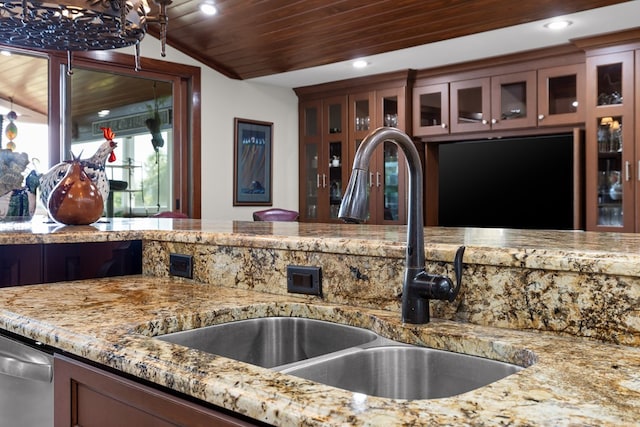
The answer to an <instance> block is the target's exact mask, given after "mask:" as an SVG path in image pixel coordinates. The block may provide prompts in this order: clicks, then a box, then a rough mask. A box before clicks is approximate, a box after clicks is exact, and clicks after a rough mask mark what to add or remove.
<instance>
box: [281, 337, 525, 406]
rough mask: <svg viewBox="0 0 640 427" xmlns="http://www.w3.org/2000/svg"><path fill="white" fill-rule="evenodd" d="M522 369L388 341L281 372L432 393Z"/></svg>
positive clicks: (364, 387) (395, 393)
mask: <svg viewBox="0 0 640 427" xmlns="http://www.w3.org/2000/svg"><path fill="white" fill-rule="evenodd" d="M521 369H523V368H522V367H520V366H516V365H511V364H509V363H503V362H498V361H495V360H490V359H484V358H481V357H475V356H469V355H465V354H459V353H453V352H449V351H443V350H434V349H430V348H424V347H413V346H403V345H390V346H384V347H372V348H365V349H361V350H360V351H357V352H354V353H350V354H344V355H340V356H337V357H331V358H326V360H320V361H317V362H313V363H308V364H303V365H300V366H297V367H293V368H290V369H286V370H283V371H282V372H285V373H288V374H291V375H295V376H298V377H302V378H306V379H309V380H312V381H316V382H319V383H323V384H327V385H331V386H334V387H338V388H342V389H346V390H350V391H354V392H359V393H363V394H367V395H371V396H380V397H387V398H394V399H435V398H441V397H449V396H455V395H457V394H461V393H465V392H467V391H470V390H474V389H476V388H479V387H482V386H485V385H487V384H490V383H492V382H494V381H497V380H499V379H501V378H504V377H506V376H508V375H510V374H513V373H515V372H518V371H520V370H521Z"/></svg>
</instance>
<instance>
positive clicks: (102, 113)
mask: <svg viewBox="0 0 640 427" xmlns="http://www.w3.org/2000/svg"><path fill="white" fill-rule="evenodd" d="M109 113H111V111H109V110H100V111H98V117H107V116H108V115H109Z"/></svg>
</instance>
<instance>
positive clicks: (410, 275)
mask: <svg viewBox="0 0 640 427" xmlns="http://www.w3.org/2000/svg"><path fill="white" fill-rule="evenodd" d="M385 141H388V142H393V143H394V144H396V145H397V146H398V148H399V149H400V150H402V152H403V153H404V155H405V158H406V159H407V166H408V168H409V193H408V198H409V199H408V206H407V208H408V211H409V212H408V216H407V252H406V259H405V273H404V281H403V286H402V320H403V321H405V322H408V323H427V322H428V321H429V298H432V299H433V298H437V299H449V295H451V293H449V292H439V293H438V292H435V293H434V292H432V291H430V290H425V286H427V287H428V286H432V285H431V284H432V283H436V284H438V286H440V287H442V286H441V285H440V284H441V283H442V281H441V280H439V279H446V280H448V281H449V283H451V281H450V280H449V279H448V278H445V277H443V276H439V275H432V274H429V273H426V272H425V271H424V264H425V255H424V222H423V221H424V220H423V213H422V194H423V193H422V165H421V162H420V155H419V154H418V150H417V149H416V147H415V145H414V144H413V141H411V138H409V136H408V135H407V134H406V133H404V132H402V131H400V130H398V129H396V128H390V127H381V128H378V129H376V130H374V131H373V132H371V133H370V134H369V135H368V136H367V137H366V138H365V139H364V140H363V141H362V143H361V144H360V147H359V148H358V151H357V152H356V155H355V158H354V161H353V171H352V174H351V178H350V179H349V183H348V184H347V189H346V191H345V194H344V197H343V199H342V204H341V205H340V211H339V213H338V217H339V218H341V219H343V220H345V221H347V222H362V221H364V220H365V219H366V217H367V207H368V194H367V186H368V182H367V181H368V176H369V163H370V161H371V158H372V156H373V153H374V150H375V149H376V147H377V146H378V145H380V144H381V143H383V142H385ZM459 258H460V259H459V261H457V262H459V263H460V270H461V263H462V254H460V257H459ZM456 272H457V270H456ZM459 280H460V279H459V277H458V286H457V288H456V292H455V293H456V295H457V290H459V289H460V285H459V283H460V282H459ZM441 294H442V295H446V298H444V297H442V298H441V297H440V296H439V295H441ZM454 298H455V296H454Z"/></svg>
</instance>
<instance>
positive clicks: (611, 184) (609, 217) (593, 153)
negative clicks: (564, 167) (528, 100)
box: [586, 52, 635, 231]
mask: <svg viewBox="0 0 640 427" xmlns="http://www.w3.org/2000/svg"><path fill="white" fill-rule="evenodd" d="M633 69H634V67H633V52H623V53H621V54H611V55H603V56H596V57H589V58H587V81H588V86H587V90H588V93H587V102H588V103H590V105H589V108H588V110H589V114H588V117H587V153H586V161H587V166H586V172H587V186H586V187H587V197H586V201H587V215H586V217H587V228H588V229H590V230H603V231H633V230H634V227H635V226H634V223H635V219H634V218H635V209H634V206H635V204H634V188H635V180H634V179H633V176H632V175H633V174H634V171H633V170H632V169H633V167H634V158H635V147H634V143H633V125H634V123H633V111H634V110H633V84H634V81H633V78H634V76H633Z"/></svg>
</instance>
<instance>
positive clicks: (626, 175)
mask: <svg viewBox="0 0 640 427" xmlns="http://www.w3.org/2000/svg"><path fill="white" fill-rule="evenodd" d="M624 180H625V181H631V163H629V162H628V161H626V162H624Z"/></svg>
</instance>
